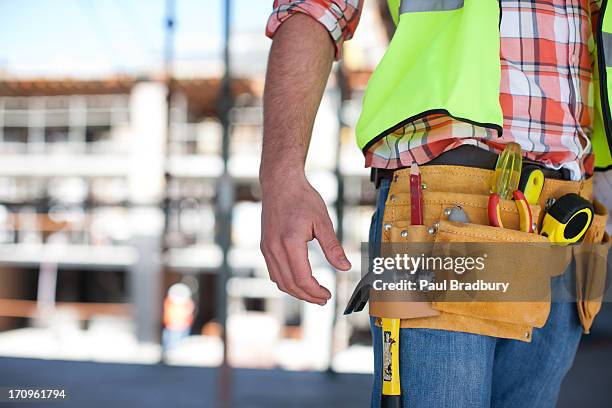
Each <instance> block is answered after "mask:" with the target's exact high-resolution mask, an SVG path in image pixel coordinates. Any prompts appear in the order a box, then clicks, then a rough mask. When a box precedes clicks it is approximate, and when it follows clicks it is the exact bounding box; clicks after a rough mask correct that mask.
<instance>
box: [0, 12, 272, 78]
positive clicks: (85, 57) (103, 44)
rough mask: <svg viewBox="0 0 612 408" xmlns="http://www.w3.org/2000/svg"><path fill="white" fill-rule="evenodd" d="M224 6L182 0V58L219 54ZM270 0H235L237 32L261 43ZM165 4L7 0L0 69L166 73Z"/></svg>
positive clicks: (15, 72)
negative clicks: (164, 63)
mask: <svg viewBox="0 0 612 408" xmlns="http://www.w3.org/2000/svg"><path fill="white" fill-rule="evenodd" d="M223 3H224V0H175V7H176V40H175V44H176V59H177V61H183V62H185V61H186V62H189V61H194V62H200V63H204V64H205V63H207V62H208V61H213V60H218V59H219V58H220V53H221V47H222V41H221V39H222V29H223V25H222V24H223ZM271 5H272V0H232V10H233V18H232V32H233V33H234V34H235V35H236V37H237V38H241V39H244V38H255V39H256V40H257V41H258V42H259V43H262V41H264V40H263V31H264V27H265V23H266V20H267V17H268V15H269V13H270V10H271ZM165 7H166V0H18V1H17V0H0V72H4V73H5V75H11V76H46V75H60V76H100V75H107V74H111V73H114V74H122V73H125V74H134V73H140V72H151V71H155V70H159V69H160V68H161V67H162V64H163V49H164V13H165ZM247 34H251V36H250V37H249V36H247ZM241 41H243V40H241ZM239 45H240V44H239Z"/></svg>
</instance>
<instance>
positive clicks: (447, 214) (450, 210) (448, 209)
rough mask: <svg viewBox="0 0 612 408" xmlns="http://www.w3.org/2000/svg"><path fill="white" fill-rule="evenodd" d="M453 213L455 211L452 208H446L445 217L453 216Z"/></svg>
mask: <svg viewBox="0 0 612 408" xmlns="http://www.w3.org/2000/svg"><path fill="white" fill-rule="evenodd" d="M452 211H453V209H452V208H445V209H444V215H446V216H447V217H448V216H449V215H451V212H452Z"/></svg>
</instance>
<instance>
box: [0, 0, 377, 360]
mask: <svg viewBox="0 0 612 408" xmlns="http://www.w3.org/2000/svg"><path fill="white" fill-rule="evenodd" d="M383 3H384V2H383ZM178 4H179V7H180V2H178ZM270 5H271V2H270ZM381 10H383V11H382V12H381ZM386 18H387V17H386V14H385V11H384V8H380V7H379V6H378V5H377V4H376V3H375V2H370V3H368V2H366V10H365V11H364V13H363V18H362V22H361V25H360V28H359V30H358V34H357V36H356V38H355V39H354V40H352V41H351V42H349V43H347V44H346V46H345V51H344V60H343V62H342V64H341V65H340V64H337V65H336V67H335V69H334V74H333V75H332V78H331V79H330V83H329V86H328V88H327V90H326V93H325V96H324V99H323V102H322V104H321V109H320V112H319V115H318V117H317V121H316V124H315V130H314V134H313V140H312V145H311V151H312V152H316V154H312V155H311V156H310V157H309V159H308V162H307V170H308V177H309V179H310V181H311V182H312V184H313V185H314V186H315V187H316V188H317V189H318V190H319V191H320V192H321V195H322V196H323V198H324V200H325V202H326V203H327V204H328V207H329V210H330V214H331V215H332V219H333V220H334V222H335V224H336V225H337V227H338V228H337V229H338V234H339V236H340V237H341V239H342V241H343V244H344V246H345V248H346V249H347V251H348V254H349V258H350V260H351V262H352V264H353V270H351V271H349V272H346V273H344V272H337V271H335V270H332V269H330V268H329V266H328V265H327V263H326V262H325V260H324V257H323V255H322V253H321V252H320V250H319V249H318V247H317V246H316V245H313V246H312V248H311V263H312V265H313V270H314V273H315V275H316V276H317V278H318V279H319V280H320V282H321V283H322V284H324V285H325V286H327V287H329V288H330V290H331V291H332V293H333V294H334V298H333V299H334V300H335V304H331V303H334V302H330V304H329V305H327V306H325V307H323V308H321V307H319V306H312V305H307V304H304V303H303V302H298V301H296V300H295V299H292V298H290V297H288V296H286V295H284V294H283V293H281V292H279V291H278V289H277V288H276V286H275V285H274V284H272V283H271V282H270V281H269V279H268V273H267V270H266V267H265V263H264V260H263V257H262V256H261V254H260V252H259V235H260V229H259V219H260V212H261V205H260V201H259V200H260V194H259V187H258V180H257V175H258V174H257V173H258V167H259V155H260V151H261V133H262V132H261V130H262V129H261V126H262V125H261V118H262V112H261V97H262V90H263V74H264V70H265V61H266V56H267V50H268V47H269V41H268V40H267V39H265V37H264V36H263V25H264V24H265V21H261V31H258V32H247V33H245V32H238V33H236V34H235V35H234V36H233V37H232V43H231V44H232V47H231V48H230V50H231V61H232V69H231V72H232V78H231V80H230V87H229V88H230V89H231V94H232V95H231V96H232V97H231V100H232V102H233V104H232V107H231V109H230V110H229V129H228V130H229V136H230V138H229V157H228V158H227V160H226V161H224V159H223V155H222V144H223V140H222V139H223V134H224V132H223V130H224V129H223V122H222V118H221V117H220V114H221V111H222V102H223V98H224V95H223V81H222V76H223V64H222V61H220V60H219V58H218V57H214V58H202V59H188V60H181V59H177V60H175V61H172V73H173V80H172V81H170V82H169V81H167V77H166V76H165V75H164V72H163V70H160V69H150V70H145V71H143V72H137V73H133V74H125V73H121V74H117V73H115V74H109V75H102V76H97V77H96V76H86V77H83V76H71V75H70V69H69V67H67V69H66V72H65V73H63V74H62V75H48V76H43V77H41V76H32V75H24V74H22V73H19V72H10V71H7V72H5V73H4V74H2V76H0V330H1V332H0V355H4V356H30V357H44V358H61V359H84V360H102V361H126V362H127V361H131V362H151V363H155V362H158V361H160V359H161V358H162V356H161V347H160V345H159V342H160V340H161V337H160V336H161V331H162V304H163V298H164V295H165V293H166V291H167V289H168V288H169V287H170V286H171V285H172V284H174V283H177V282H182V283H185V284H186V285H188V286H189V287H190V289H191V291H192V292H193V293H194V299H193V300H194V302H195V320H194V324H193V326H192V328H191V335H190V336H189V337H187V338H186V339H183V340H181V341H180V343H179V344H178V345H177V346H176V347H174V348H173V349H172V350H170V351H169V353H168V355H167V356H166V358H165V361H167V362H169V363H174V364H193V365H218V364H219V363H220V361H221V359H222V355H223V352H222V350H223V345H222V342H221V338H220V336H219V334H220V327H219V322H218V321H217V320H216V318H217V316H218V310H217V309H218V308H217V306H216V305H217V301H218V298H219V293H218V292H217V290H216V287H217V286H216V285H217V279H218V274H219V271H220V270H221V268H223V267H224V263H223V260H224V253H223V247H222V245H220V242H221V241H223V238H224V237H221V236H220V234H222V233H223V231H228V230H231V237H230V238H231V247H230V248H229V251H228V253H227V254H226V259H227V263H228V266H229V268H228V270H229V271H230V278H229V281H228V283H227V287H226V295H227V299H226V301H227V311H228V314H227V335H228V343H227V347H228V349H227V350H228V354H229V359H230V362H231V363H232V364H233V365H235V366H245V367H275V366H280V367H284V368H290V369H319V370H324V369H327V368H329V367H333V368H335V369H336V370H339V371H370V370H371V366H372V362H371V352H370V350H369V348H368V345H369V323H368V316H367V314H366V313H365V312H364V313H359V314H354V315H351V316H350V317H348V318H346V317H342V314H341V313H342V310H343V308H344V306H345V304H346V301H347V300H348V298H349V297H350V294H351V291H352V289H353V287H354V285H355V283H356V282H357V281H358V279H359V277H360V271H361V255H360V245H361V242H362V241H364V240H366V238H367V229H368V226H369V222H370V216H371V211H372V206H373V203H374V190H373V188H372V186H371V183H370V181H369V172H368V171H367V170H366V169H364V167H363V156H362V154H361V152H360V151H359V150H358V148H357V147H356V145H355V143H354V140H353V139H354V135H353V126H354V124H355V122H356V119H357V116H358V113H359V109H360V108H359V107H360V101H361V97H362V94H363V89H364V87H365V84H366V82H367V79H368V78H369V75H370V73H371V71H372V69H373V67H374V66H375V65H376V63H377V61H378V59H379V58H380V57H381V56H382V53H383V52H384V49H385V46H386V43H387V41H388V33H389V32H388V22H386V21H385V19H386ZM179 24H180V22H179ZM169 84H170V85H171V92H170V93H169V92H168V85H169ZM169 94H170V106H169V107H168V99H167V96H168V95H169ZM226 96H227V95H226ZM287 137H291V135H287ZM224 168H227V171H228V173H229V176H230V177H231V186H232V188H231V190H232V196H233V197H232V199H231V225H230V226H229V227H230V228H231V229H229V228H225V227H226V226H223V225H219V222H220V221H219V220H220V219H219V217H218V216H217V215H218V211H219V208H220V201H222V200H223V199H224V198H223V197H222V196H220V194H219V193H220V186H219V180H220V179H219V177H220V176H221V175H222V174H223V171H224ZM225 238H227V237H225Z"/></svg>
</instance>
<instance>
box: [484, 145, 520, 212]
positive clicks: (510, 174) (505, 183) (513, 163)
mask: <svg viewBox="0 0 612 408" xmlns="http://www.w3.org/2000/svg"><path fill="white" fill-rule="evenodd" d="M522 167H523V157H522V155H521V146H520V145H519V144H518V143H514V142H512V143H508V144H507V145H506V147H505V148H504V150H503V151H502V152H501V154H500V155H499V158H498V159H497V164H496V165H495V174H494V175H493V183H492V185H491V192H492V193H497V195H498V196H499V198H501V199H502V200H510V199H511V198H512V193H514V191H516V190H517V189H518V186H519V181H520V179H521V169H522Z"/></svg>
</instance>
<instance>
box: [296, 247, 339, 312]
mask: <svg viewBox="0 0 612 408" xmlns="http://www.w3.org/2000/svg"><path fill="white" fill-rule="evenodd" d="M284 245H285V250H286V254H288V255H289V256H288V260H289V267H290V268H291V276H292V278H293V283H294V284H295V285H296V286H297V288H299V289H300V290H302V291H303V292H305V293H306V294H307V295H309V296H312V297H315V298H318V299H322V300H324V301H327V300H328V299H330V298H331V293H330V292H329V290H327V288H325V287H323V286H321V285H320V284H319V282H317V280H316V279H315V278H314V277H313V276H312V269H311V267H310V262H309V261H308V246H307V244H306V242H304V241H301V242H300V241H299V240H297V239H296V240H286V241H285V242H284ZM323 304H325V303H323Z"/></svg>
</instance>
